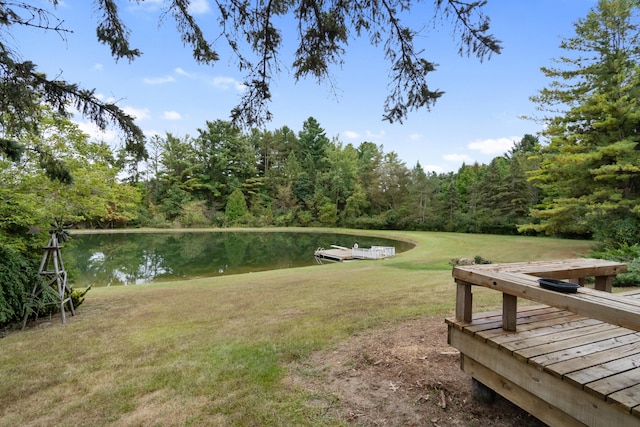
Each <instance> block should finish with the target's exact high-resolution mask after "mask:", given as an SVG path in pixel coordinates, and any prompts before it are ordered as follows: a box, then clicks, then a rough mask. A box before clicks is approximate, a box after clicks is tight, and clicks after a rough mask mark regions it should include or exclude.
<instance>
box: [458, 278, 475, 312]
mask: <svg viewBox="0 0 640 427" xmlns="http://www.w3.org/2000/svg"><path fill="white" fill-rule="evenodd" d="M456 283H457V288H456V319H457V320H464V321H465V322H471V320H472V318H473V313H472V309H473V294H472V293H471V284H470V283H466V282H462V281H458V280H456Z"/></svg>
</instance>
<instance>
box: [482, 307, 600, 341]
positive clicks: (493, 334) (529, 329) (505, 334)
mask: <svg viewBox="0 0 640 427" xmlns="http://www.w3.org/2000/svg"><path fill="white" fill-rule="evenodd" d="M565 313H567V315H566V316H563V317H557V318H552V319H548V320H545V321H540V322H529V323H522V324H519V325H518V330H517V331H516V332H510V331H505V330H503V329H502V328H501V327H498V328H495V329H489V330H484V331H478V332H477V335H479V336H481V337H482V338H483V339H490V340H492V341H493V343H494V344H495V345H499V344H501V343H503V342H507V341H510V340H517V339H519V337H521V336H535V335H540V334H544V333H545V332H547V333H550V331H549V330H548V329H543V328H544V327H545V326H554V325H562V324H565V323H570V322H585V321H586V322H592V323H593V322H598V320H594V319H587V318H586V317H582V316H578V315H577V314H572V313H569V312H565ZM539 329H542V330H541V331H538V330H539ZM520 334H523V335H520Z"/></svg>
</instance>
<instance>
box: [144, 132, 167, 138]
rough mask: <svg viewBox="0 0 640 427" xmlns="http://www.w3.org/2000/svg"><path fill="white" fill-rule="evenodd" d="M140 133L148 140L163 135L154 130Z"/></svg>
mask: <svg viewBox="0 0 640 427" xmlns="http://www.w3.org/2000/svg"><path fill="white" fill-rule="evenodd" d="M142 133H144V134H145V135H146V136H147V137H149V138H153V137H154V136H162V135H163V133H162V132H158V131H156V130H143V131H142Z"/></svg>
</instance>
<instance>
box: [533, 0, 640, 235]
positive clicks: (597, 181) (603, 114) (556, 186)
mask: <svg viewBox="0 0 640 427" xmlns="http://www.w3.org/2000/svg"><path fill="white" fill-rule="evenodd" d="M636 12H637V10H636V7H635V2H633V1H631V0H600V1H599V2H598V5H597V7H596V8H595V9H592V10H591V11H590V12H589V14H588V15H587V17H586V18H584V19H581V20H579V21H578V22H577V23H576V24H575V31H576V33H575V35H574V36H573V37H571V38H568V39H566V40H564V41H563V42H562V44H561V47H562V48H563V49H566V50H567V51H571V52H574V53H575V54H576V56H575V57H572V58H569V57H562V58H560V59H559V60H558V62H559V64H560V65H561V66H559V67H557V68H543V69H542V71H543V72H544V73H545V75H546V76H547V77H549V78H551V79H553V82H552V83H551V84H550V85H549V87H548V88H546V89H543V90H542V91H540V93H539V95H538V96H536V97H533V98H532V99H533V100H534V101H535V102H537V103H538V104H539V105H540V107H541V109H543V110H546V111H551V112H554V111H558V108H560V109H563V108H564V109H565V111H561V112H560V113H556V114H557V115H555V116H553V117H547V118H545V120H546V123H547V125H548V126H547V128H546V130H545V131H544V132H543V136H546V137H547V138H549V140H550V142H549V144H548V146H546V147H545V148H544V150H543V155H542V163H541V166H540V169H539V170H538V171H536V172H535V174H534V175H533V179H534V181H535V182H536V183H537V184H538V186H539V187H540V189H541V190H542V192H543V197H544V199H543V203H542V206H541V207H540V208H538V209H535V210H534V211H533V213H532V214H533V216H534V217H536V218H538V219H539V220H540V223H539V224H530V225H529V226H528V227H524V228H523V230H526V229H534V230H537V231H544V232H546V233H547V234H558V235H580V236H589V235H593V236H594V237H596V238H597V239H599V240H609V239H611V238H614V239H615V237H614V236H616V235H617V234H619V233H620V230H621V229H623V230H624V234H625V235H626V236H627V237H629V234H631V236H632V240H635V241H640V234H639V233H638V230H639V229H640V227H638V224H639V222H640V150H639V148H640V146H639V145H638V142H640V109H639V108H638V102H639V96H640V76H639V73H638V72H639V70H640V67H639V66H638V63H637V59H638V57H639V55H640V33H639V28H638V15H637V13H636Z"/></svg>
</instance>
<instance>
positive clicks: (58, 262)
mask: <svg viewBox="0 0 640 427" xmlns="http://www.w3.org/2000/svg"><path fill="white" fill-rule="evenodd" d="M52 225H53V227H54V228H52V229H51V230H49V235H50V237H49V243H48V244H47V246H45V247H44V248H43V249H44V254H43V255H42V261H41V262H40V268H39V269H38V274H40V276H42V277H43V279H44V280H42V281H41V282H36V284H35V285H34V286H33V290H32V291H31V299H30V300H31V301H32V302H38V300H39V299H41V297H42V294H43V293H44V292H49V293H53V294H54V295H55V299H56V302H55V303H56V304H60V314H61V316H62V323H63V324H64V323H66V322H67V318H66V314H65V307H68V309H69V311H70V312H71V315H72V316H75V310H74V307H73V300H72V299H71V288H70V287H69V283H68V282H67V272H66V271H65V269H64V263H63V262H62V254H61V253H60V250H61V249H62V246H61V243H64V242H66V241H67V240H68V239H69V233H68V232H67V231H66V230H65V229H64V227H63V226H62V224H61V223H59V222H58V220H56V221H55V223H54V224H52ZM24 311H25V312H24V318H23V320H22V328H23V329H24V327H25V326H26V324H27V319H28V317H29V314H30V312H29V307H25V310H24ZM36 316H37V312H36Z"/></svg>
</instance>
